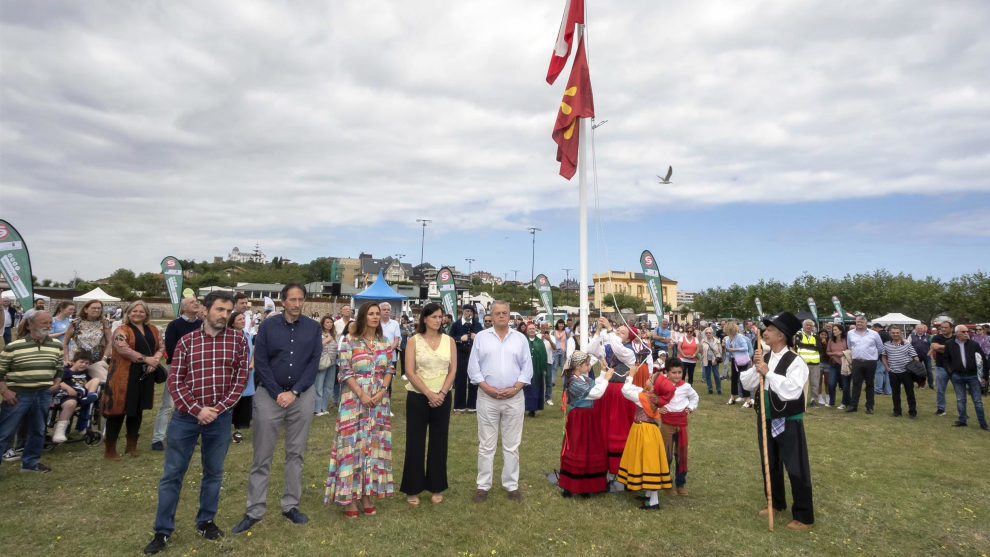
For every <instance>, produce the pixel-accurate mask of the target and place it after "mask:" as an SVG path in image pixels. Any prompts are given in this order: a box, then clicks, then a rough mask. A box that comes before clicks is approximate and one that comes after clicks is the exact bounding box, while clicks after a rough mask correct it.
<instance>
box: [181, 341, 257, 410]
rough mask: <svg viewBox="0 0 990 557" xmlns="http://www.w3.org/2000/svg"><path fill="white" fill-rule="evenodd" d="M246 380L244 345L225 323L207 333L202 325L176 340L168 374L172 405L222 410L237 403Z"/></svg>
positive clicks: (246, 349) (246, 350)
mask: <svg viewBox="0 0 990 557" xmlns="http://www.w3.org/2000/svg"><path fill="white" fill-rule="evenodd" d="M247 380H248V345H247V339H245V337H244V335H243V334H242V333H241V332H240V331H235V330H234V329H231V328H229V327H227V328H225V329H224V330H223V331H221V332H219V333H217V336H215V337H211V336H210V335H208V334H206V332H205V331H204V329H203V327H200V328H199V329H197V330H195V331H193V332H191V333H189V334H187V335H186V336H184V337H182V339H181V340H179V344H178V345H176V347H175V354H174V355H173V358H172V369H171V370H170V372H169V374H168V389H169V392H171V393H172V400H174V401H175V407H176V408H177V409H178V410H179V411H181V412H185V413H187V414H191V415H193V416H198V415H199V411H200V409H202V408H203V407H205V406H212V407H214V408H216V410H217V412H218V413H223V412H226V411H227V410H230V409H231V408H233V407H234V405H235V404H237V400H238V399H239V398H241V392H242V391H243V390H244V385H246V384H247Z"/></svg>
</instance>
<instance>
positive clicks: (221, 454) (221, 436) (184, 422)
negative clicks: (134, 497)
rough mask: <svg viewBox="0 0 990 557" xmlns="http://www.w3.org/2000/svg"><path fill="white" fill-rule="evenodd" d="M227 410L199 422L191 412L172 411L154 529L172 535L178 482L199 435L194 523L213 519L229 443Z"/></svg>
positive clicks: (228, 413)
mask: <svg viewBox="0 0 990 557" xmlns="http://www.w3.org/2000/svg"><path fill="white" fill-rule="evenodd" d="M231 416H232V413H231V412H224V413H223V414H220V415H219V416H217V419H216V420H213V422H211V423H209V424H206V425H200V424H199V421H198V420H196V418H195V417H194V416H192V415H191V414H186V413H185V412H179V411H176V412H175V414H174V415H173V416H172V421H171V422H170V423H169V424H168V434H167V435H168V445H166V446H165V469H164V470H163V471H162V479H161V481H160V482H158V512H157V513H156V514H155V532H157V533H161V534H165V535H167V536H171V535H172V531H173V530H175V509H176V507H178V506H179V493H180V491H181V490H182V482H183V480H184V478H185V476H186V470H187V469H188V468H189V461H190V460H192V456H193V451H195V450H196V440H197V439H198V438H199V437H200V436H202V438H203V443H202V446H201V447H200V453H201V456H202V463H203V481H202V482H201V483H200V488H199V512H198V513H196V524H199V523H201V522H206V521H208V520H213V518H214V517H216V515H217V505H218V504H219V502H220V485H221V484H222V483H223V461H224V459H226V458H227V448H228V447H229V446H230V421H231Z"/></svg>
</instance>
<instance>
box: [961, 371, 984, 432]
mask: <svg viewBox="0 0 990 557" xmlns="http://www.w3.org/2000/svg"><path fill="white" fill-rule="evenodd" d="M952 390H954V391H956V411H957V412H959V421H960V422H962V423H966V391H967V390H968V391H969V396H971V397H972V398H973V408H974V409H976V419H977V420H979V421H980V425H987V418H986V416H984V415H983V396H982V395H981V394H980V378H979V377H977V376H976V375H975V374H973V375H961V374H959V373H953V374H952Z"/></svg>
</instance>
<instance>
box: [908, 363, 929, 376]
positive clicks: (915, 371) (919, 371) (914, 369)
mask: <svg viewBox="0 0 990 557" xmlns="http://www.w3.org/2000/svg"><path fill="white" fill-rule="evenodd" d="M904 369H905V371H908V372H910V373H911V375H912V376H914V378H915V379H925V378H927V377H928V370H927V369H925V364H923V363H921V362H918V361H915V360H911V361H910V362H908V363H907V365H906V366H904Z"/></svg>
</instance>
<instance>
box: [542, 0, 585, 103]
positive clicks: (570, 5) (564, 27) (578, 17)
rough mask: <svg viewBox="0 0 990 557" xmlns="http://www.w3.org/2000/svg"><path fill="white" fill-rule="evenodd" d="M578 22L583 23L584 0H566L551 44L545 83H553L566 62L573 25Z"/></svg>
mask: <svg viewBox="0 0 990 557" xmlns="http://www.w3.org/2000/svg"><path fill="white" fill-rule="evenodd" d="M578 23H584V0H566V3H565V4H564V17H563V18H562V19H561V20H560V31H558V32H557V42H555V43H554V44H553V54H552V55H551V56H550V69H548V70H547V83H549V84H550V85H553V82H554V81H556V80H557V76H558V75H560V72H562V71H563V70H564V65H566V64H567V57H568V56H570V55H571V44H572V43H573V42H574V26H575V25H577V24H578Z"/></svg>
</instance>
